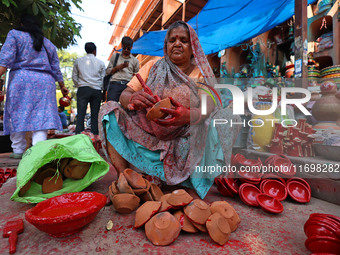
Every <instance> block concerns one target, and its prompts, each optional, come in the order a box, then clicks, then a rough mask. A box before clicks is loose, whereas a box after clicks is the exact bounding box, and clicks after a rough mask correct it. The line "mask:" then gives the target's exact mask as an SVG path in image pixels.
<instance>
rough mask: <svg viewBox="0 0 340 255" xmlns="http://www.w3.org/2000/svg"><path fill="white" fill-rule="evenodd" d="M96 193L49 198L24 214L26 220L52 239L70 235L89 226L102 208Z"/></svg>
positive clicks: (78, 193) (104, 198)
mask: <svg viewBox="0 0 340 255" xmlns="http://www.w3.org/2000/svg"><path fill="white" fill-rule="evenodd" d="M105 203H106V197H105V196H104V195H102V194H100V193H97V192H75V193H67V194H64V195H61V196H56V197H52V198H49V199H47V200H45V201H42V202H40V203H38V204H37V205H36V206H35V207H33V208H32V209H29V210H27V211H26V213H25V218H26V220H27V221H28V222H29V223H31V224H33V225H34V226H35V227H36V228H38V229H39V230H41V231H43V232H46V233H47V234H49V235H51V236H54V237H64V236H68V235H72V234H74V233H76V232H78V231H80V230H81V228H82V227H84V226H85V225H87V224H89V223H90V222H91V221H92V220H93V219H94V218H95V217H96V215H97V214H98V212H99V211H100V209H102V208H103V207H104V205H105Z"/></svg>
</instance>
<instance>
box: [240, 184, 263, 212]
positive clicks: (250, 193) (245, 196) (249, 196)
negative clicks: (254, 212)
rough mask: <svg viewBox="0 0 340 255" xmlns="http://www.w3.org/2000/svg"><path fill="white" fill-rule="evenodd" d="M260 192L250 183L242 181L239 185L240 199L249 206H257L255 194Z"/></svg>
mask: <svg viewBox="0 0 340 255" xmlns="http://www.w3.org/2000/svg"><path fill="white" fill-rule="evenodd" d="M259 194H261V191H260V190H259V189H258V188H257V187H256V186H254V185H253V184H250V183H243V184H242V185H241V186H240V190H239V195H240V198H241V200H242V201H243V202H244V203H245V204H246V205H249V206H256V207H257V206H259V203H258V201H257V199H256V197H257V195H259Z"/></svg>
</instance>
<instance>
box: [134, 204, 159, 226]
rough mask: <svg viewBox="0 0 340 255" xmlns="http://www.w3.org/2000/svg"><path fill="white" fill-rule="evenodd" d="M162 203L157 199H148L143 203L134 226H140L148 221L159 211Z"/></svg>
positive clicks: (137, 212) (138, 210)
mask: <svg viewBox="0 0 340 255" xmlns="http://www.w3.org/2000/svg"><path fill="white" fill-rule="evenodd" d="M161 204H162V203H161V202H157V201H147V202H145V203H144V204H142V205H141V206H140V207H139V208H138V209H137V211H136V216H135V225H134V228H139V227H141V226H143V225H144V224H145V223H146V222H148V220H149V219H150V218H151V217H152V216H153V215H155V214H156V213H157V212H158V211H159V208H160V207H161Z"/></svg>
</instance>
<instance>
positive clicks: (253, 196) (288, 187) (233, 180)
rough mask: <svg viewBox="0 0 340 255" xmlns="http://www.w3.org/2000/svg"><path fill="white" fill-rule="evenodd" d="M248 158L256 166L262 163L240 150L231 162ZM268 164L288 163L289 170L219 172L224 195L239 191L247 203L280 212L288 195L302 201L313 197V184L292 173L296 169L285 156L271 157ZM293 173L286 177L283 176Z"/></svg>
mask: <svg viewBox="0 0 340 255" xmlns="http://www.w3.org/2000/svg"><path fill="white" fill-rule="evenodd" d="M244 162H247V163H249V164H252V165H254V166H261V164H260V162H261V161H260V160H246V159H245V157H244V156H243V155H241V154H236V155H235V156H234V157H233V159H232V164H234V165H238V164H240V163H241V164H244ZM265 162H266V164H267V165H268V164H274V165H277V164H283V165H285V166H288V167H287V169H288V171H287V172H279V175H278V174H276V173H266V174H262V173H261V174H259V173H251V172H250V173H240V172H238V173H236V174H233V173H232V174H229V175H228V176H227V177H223V176H220V177H218V178H216V179H215V183H216V185H217V189H218V191H219V192H220V193H221V194H222V195H224V196H234V195H236V194H238V195H239V197H240V199H241V201H242V202H244V203H245V204H246V205H248V206H254V207H261V208H262V209H263V210H264V211H265V212H270V213H281V212H283V205H282V203H281V201H283V200H285V199H286V198H287V196H288V195H289V196H290V197H291V198H292V199H293V200H295V201H296V202H299V203H308V202H309V201H310V199H311V188H310V186H309V184H308V183H307V182H306V181H305V180H303V179H302V178H298V177H292V176H293V175H294V174H295V170H291V169H292V168H293V167H292V163H291V162H290V160H289V159H288V158H286V157H281V156H278V155H275V156H271V157H269V158H268V159H267V160H266V161H265ZM281 176H282V177H286V178H287V177H291V178H288V179H286V181H285V180H284V179H283V178H282V177H281Z"/></svg>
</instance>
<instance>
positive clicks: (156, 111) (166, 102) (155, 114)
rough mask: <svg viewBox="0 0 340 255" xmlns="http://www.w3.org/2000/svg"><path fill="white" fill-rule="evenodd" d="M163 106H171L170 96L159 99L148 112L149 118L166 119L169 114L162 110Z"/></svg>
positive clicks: (147, 116)
mask: <svg viewBox="0 0 340 255" xmlns="http://www.w3.org/2000/svg"><path fill="white" fill-rule="evenodd" d="M161 108H171V101H170V98H165V99H162V100H160V101H158V102H157V103H156V104H154V106H152V108H151V109H150V110H148V112H147V114H146V118H147V119H148V120H155V119H164V118H165V117H166V116H167V115H168V114H167V113H165V112H162V111H161Z"/></svg>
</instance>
